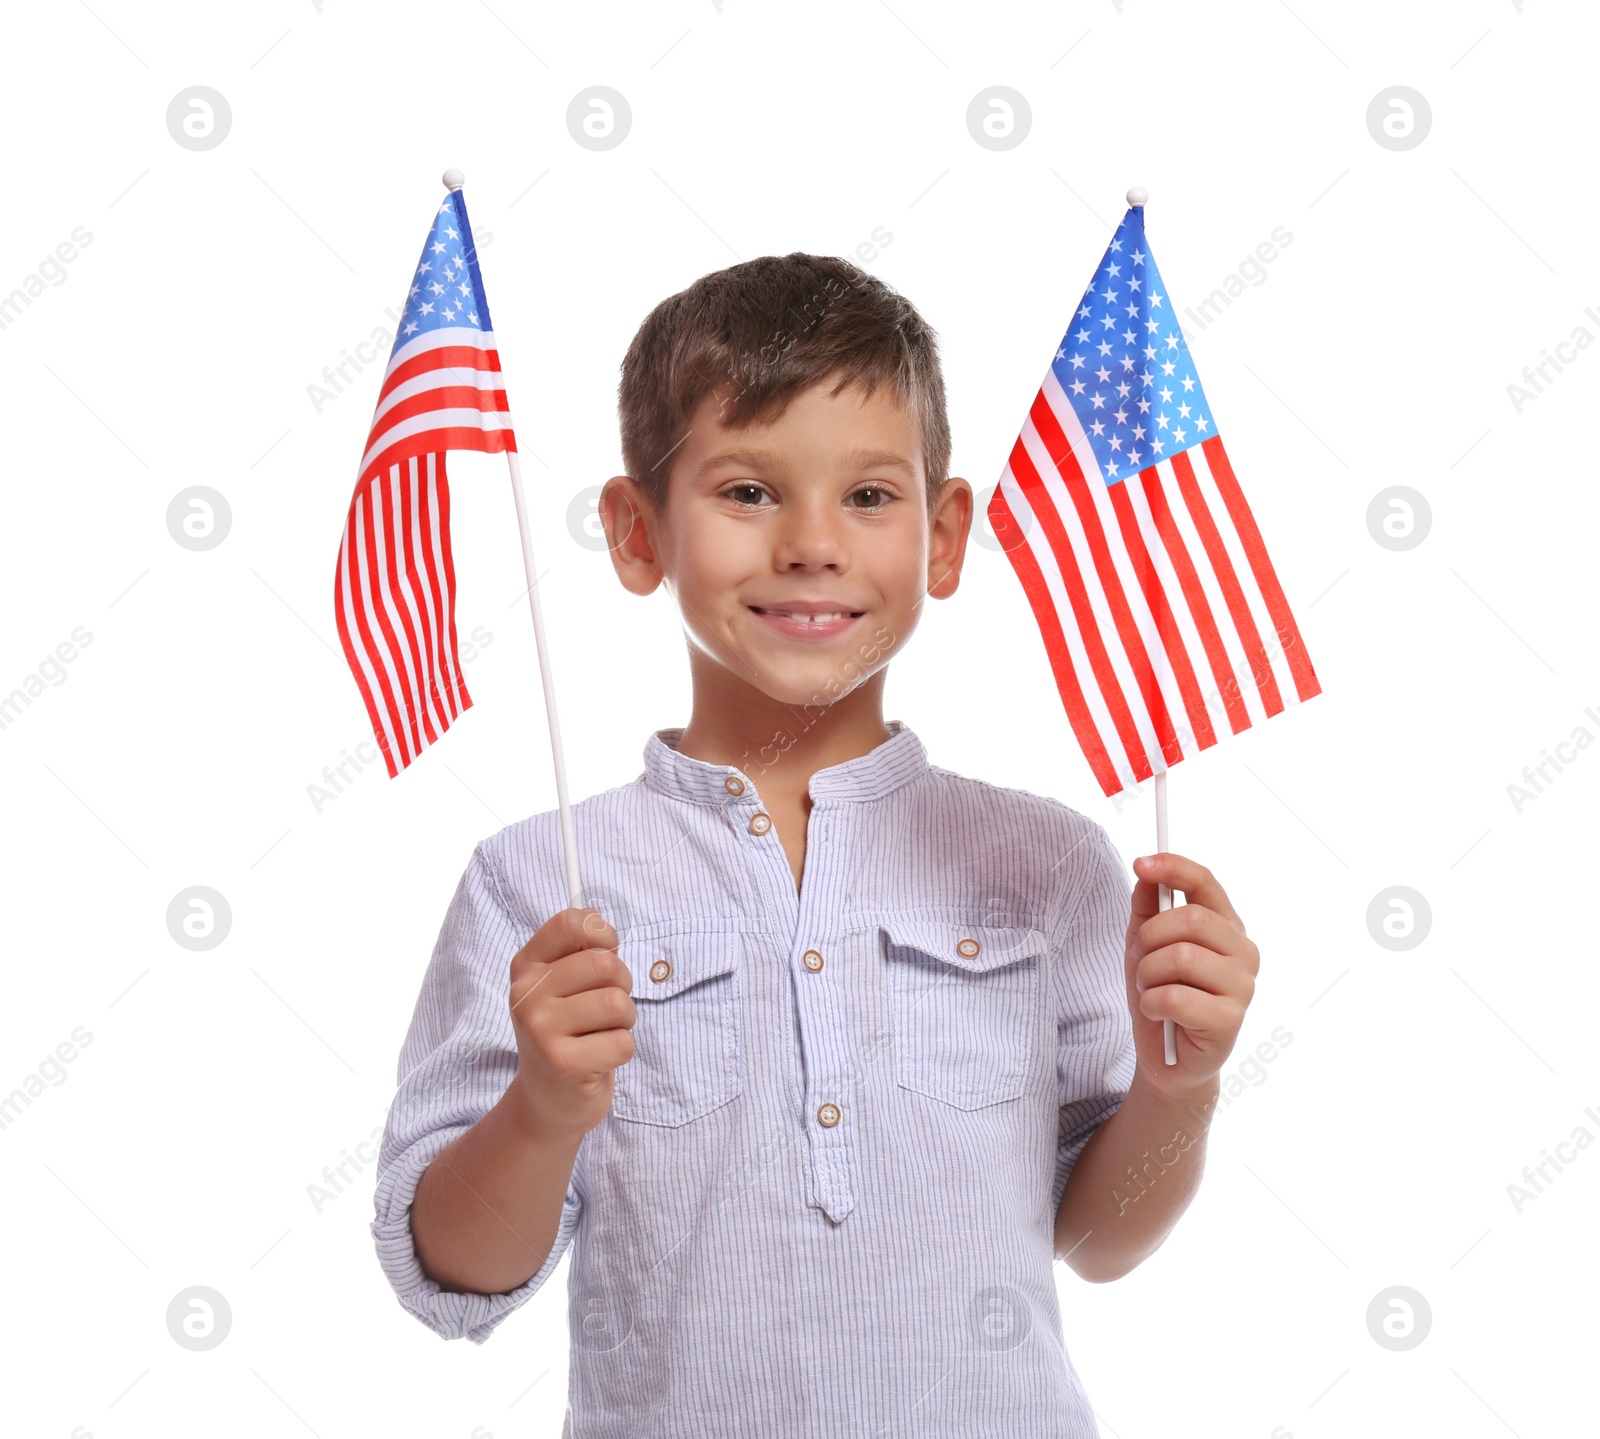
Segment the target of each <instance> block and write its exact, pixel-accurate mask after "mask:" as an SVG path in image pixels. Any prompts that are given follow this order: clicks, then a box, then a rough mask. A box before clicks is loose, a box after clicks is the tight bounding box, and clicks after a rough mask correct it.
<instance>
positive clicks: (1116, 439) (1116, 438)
mask: <svg viewBox="0 0 1600 1439" xmlns="http://www.w3.org/2000/svg"><path fill="white" fill-rule="evenodd" d="M1111 448H1112V449H1114V450H1120V449H1121V448H1122V436H1121V435H1113V436H1112V437H1111Z"/></svg>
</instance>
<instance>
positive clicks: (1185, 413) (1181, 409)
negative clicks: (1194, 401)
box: [1178, 405, 1189, 420]
mask: <svg viewBox="0 0 1600 1439" xmlns="http://www.w3.org/2000/svg"><path fill="white" fill-rule="evenodd" d="M1178 413H1179V414H1180V415H1182V416H1183V417H1184V419H1186V420H1187V419H1188V418H1189V407H1188V406H1187V405H1179V406H1178Z"/></svg>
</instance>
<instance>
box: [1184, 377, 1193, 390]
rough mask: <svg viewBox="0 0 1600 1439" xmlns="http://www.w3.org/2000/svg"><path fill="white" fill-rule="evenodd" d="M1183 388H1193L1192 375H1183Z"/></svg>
mask: <svg viewBox="0 0 1600 1439" xmlns="http://www.w3.org/2000/svg"><path fill="white" fill-rule="evenodd" d="M1183 388H1184V389H1186V390H1192V389H1193V388H1194V376H1193V375H1185V376H1184V377H1183Z"/></svg>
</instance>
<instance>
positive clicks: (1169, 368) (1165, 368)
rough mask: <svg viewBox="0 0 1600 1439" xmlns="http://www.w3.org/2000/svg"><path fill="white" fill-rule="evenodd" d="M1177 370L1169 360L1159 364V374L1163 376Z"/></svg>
mask: <svg viewBox="0 0 1600 1439" xmlns="http://www.w3.org/2000/svg"><path fill="white" fill-rule="evenodd" d="M1177 368H1178V367H1177V366H1176V365H1175V364H1173V363H1172V361H1171V360H1163V361H1162V362H1161V373H1162V374H1163V375H1170V374H1171V373H1172V372H1173V371H1174V370H1175V369H1177Z"/></svg>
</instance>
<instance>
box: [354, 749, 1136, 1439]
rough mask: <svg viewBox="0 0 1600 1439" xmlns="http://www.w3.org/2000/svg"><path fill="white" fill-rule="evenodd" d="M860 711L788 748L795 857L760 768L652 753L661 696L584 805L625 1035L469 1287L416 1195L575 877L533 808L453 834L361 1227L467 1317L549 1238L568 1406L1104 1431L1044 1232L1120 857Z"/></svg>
mask: <svg viewBox="0 0 1600 1439" xmlns="http://www.w3.org/2000/svg"><path fill="white" fill-rule="evenodd" d="M888 728H889V729H890V730H891V732H892V737H891V738H890V739H888V740H885V741H884V742H883V743H882V744H880V745H878V746H877V748H875V749H873V750H872V751H871V752H870V753H868V754H864V755H861V756H859V757H857V758H855V759H851V760H847V761H845V762H844V763H842V764H836V765H831V766H829V767H828V768H826V769H821V770H818V771H817V772H816V773H815V774H814V775H813V776H812V779H811V790H810V792H811V797H812V801H813V807H812V811H811V815H810V819H809V826H808V830H807V836H806V838H807V844H806V858H805V869H804V882H803V884H802V886H801V887H800V889H799V890H798V891H797V890H796V888H795V883H794V875H793V871H792V870H791V869H790V867H789V861H788V858H787V856H786V855H785V853H784V850H783V846H782V844H781V843H780V841H779V837H778V833H777V829H776V827H775V825H774V824H773V823H772V822H771V820H770V819H769V818H768V817H767V816H766V815H765V813H764V811H763V808H762V801H761V795H760V793H759V788H758V785H757V784H756V783H755V782H754V781H753V780H752V779H751V778H750V777H749V776H748V775H746V774H745V773H744V772H743V771H741V770H739V769H737V768H735V767H734V766H732V765H724V764H712V763H709V762H707V761H705V760H700V759H694V758H691V757H689V756H687V755H683V754H680V753H679V752H678V751H677V749H676V748H675V746H676V743H677V740H678V739H679V737H680V736H681V735H682V733H683V731H682V730H681V729H666V730H660V731H657V732H656V733H654V734H652V735H651V736H650V738H649V739H648V741H647V742H646V745H645V750H644V762H645V767H644V772H643V774H641V775H640V776H639V777H638V778H636V779H635V780H633V781H632V782H631V783H629V784H625V785H621V786H619V787H617V788H615V789H611V790H606V791H605V792H603V793H601V794H597V795H594V796H592V797H591V798H588V799H585V800H583V801H582V802H581V803H579V804H578V805H577V806H576V809H575V814H574V821H575V826H576V830H577V839H578V851H579V868H580V873H581V874H582V876H583V880H584V883H585V885H586V887H587V889H586V893H587V894H588V895H589V897H590V902H591V903H593V904H594V906H595V908H597V909H599V910H600V912H601V913H602V914H603V915H604V916H605V917H606V919H608V920H609V921H610V922H611V923H612V924H613V925H614V926H615V927H616V929H617V932H618V935H619V937H620V942H619V945H618V953H619V954H620V956H621V958H622V960H623V962H624V963H625V964H626V965H627V966H628V969H629V971H630V972H631V974H632V977H633V988H632V993H633V997H634V1000H635V1004H636V1009H637V1019H636V1022H635V1024H634V1029H633V1038H634V1057H633V1058H632V1059H631V1060H630V1061H629V1062H628V1063H627V1064H626V1065H624V1066H623V1067H622V1068H621V1069H619V1070H618V1071H617V1076H616V1085H615V1092H614V1098H613V1102H612V1108H611V1112H610V1113H609V1114H608V1115H607V1117H606V1119H605V1120H604V1121H603V1122H602V1123H601V1124H599V1125H598V1126H597V1127H596V1128H594V1129H593V1130H591V1131H590V1132H589V1133H588V1134H586V1135H585V1136H584V1139H583V1142H582V1145H581V1146H580V1148H579V1151H578V1157H577V1163H576V1165H575V1167H574V1169H573V1175H572V1183H571V1185H570V1187H569V1189H568V1192H567V1196H566V1202H565V1205H564V1207H563V1211H562V1216H561V1226H560V1231H559V1233H558V1235H557V1237H556V1242H555V1245H554V1247H553V1249H552V1250H551V1252H550V1256H549V1258H548V1259H546V1260H545V1262H544V1264H543V1265H542V1266H541V1268H540V1269H539V1272H538V1273H537V1274H535V1275H534V1276H533V1277H532V1278H531V1279H529V1280H528V1281H527V1283H525V1284H523V1285H521V1286H520V1287H519V1288H517V1289H514V1290H512V1291H511V1292H510V1293H507V1294H496V1295H478V1294H456V1293H449V1292H444V1291H441V1290H440V1288H439V1286H438V1285H437V1284H436V1283H435V1282H434V1281H433V1280H431V1279H429V1278H428V1277H427V1275H426V1274H424V1272H423V1270H422V1268H421V1266H420V1264H419V1263H418V1260H417V1255H416V1249H415V1246H414V1243H413V1239H412V1235H411V1224H410V1206H411V1201H412V1197H413V1195H414V1194H415V1191H416V1186H417V1181H418V1180H419V1179H420V1177H421V1175H422V1173H423V1171H424V1170H425V1169H426V1168H427V1166H428V1164H429V1163H430V1161H431V1160H432V1159H433V1158H434V1156H435V1155H437V1154H438V1153H439V1151H440V1150H441V1149H443V1148H444V1147H445V1146H446V1145H447V1144H449V1143H450V1142H451V1141H452V1140H453V1139H455V1138H456V1136H457V1135H459V1134H461V1133H463V1132H464V1131H465V1130H467V1129H468V1128H470V1127H471V1126H472V1125H473V1124H474V1123H476V1121H477V1120H478V1119H480V1118H481V1117H482V1116H483V1115H484V1114H485V1113H486V1112H487V1111H488V1110H489V1109H490V1108H491V1107H492V1106H493V1105H494V1104H495V1102H496V1101H497V1100H498V1099H499V1098H500V1096H501V1095H502V1094H503V1093H504V1091H505V1089H506V1086H507V1085H508V1084H509V1083H510V1082H511V1079H512V1076H513V1075H514V1074H515V1072H516V1068H517V1050H516V1041H515V1038H514V1036H513V1033H512V1027H511V1018H510V1013H509V1007H508V997H507V995H508V982H509V967H510V962H511V958H512V956H513V955H514V954H515V953H516V952H517V950H518V949H519V948H520V947H521V946H522V945H523V944H525V943H526V942H527V940H528V939H529V937H530V936H531V935H532V934H533V932H534V931H535V930H536V929H538V928H539V926H540V925H541V924H543V923H544V922H545V921H546V920H547V919H549V918H550V916H551V915H553V914H554V913H555V912H556V911H557V910H558V909H561V908H563V907H565V905H566V903H567V895H566V886H565V880H564V874H563V868H562V859H561V840H560V833H559V829H558V816H557V813H556V811H554V810H552V811H549V812H547V813H544V814H539V815H534V816H532V817H531V818H529V819H525V820H522V821H520V822H519V823H517V824H513V825H510V826H508V827H507V828H505V829H503V830H501V831H500V832H499V833H498V834H496V835H494V836H493V837H492V838H490V839H486V840H484V841H483V842H482V843H480V844H479V845H478V846H477V848H476V849H475V850H474V851H473V854H472V858H471V861H470V863H469V864H468V866H467V870H466V873H465V874H464V875H463V876H462V879H461V883H460V885H459V887H458V888H457V890H456V893H455V897H454V899H453V900H452V901H451V903H450V907H449V911H448V912H447V914H446V915H445V920H444V926H443V928H442V930H441V931H440V934H439V940H438V943H437V945H436V946H435V947H434V951H433V957H432V960H431V962H430V963H429V966H428V970H427V974H426V976H425V977H424V979H423V984H422V991H421V994H420V996H419V997H418V1000H417V1007H416V1013H415V1016H414V1018H413V1020H412V1023H411V1028H410V1031H409V1032H408V1034H407V1035H406V1040H405V1044H404V1047H403V1048H402V1050H401V1054H400V1065H399V1074H400V1076H401V1078H400V1086H399V1091H398V1093H397V1094H396V1096H395V1100H394V1104H393V1106H392V1108H391V1110H390V1113H389V1119H388V1125H387V1129H386V1131H385V1134H384V1140H383V1149H382V1153H381V1155H380V1157H379V1161H378V1177H377V1194H376V1218H375V1220H374V1222H373V1225H372V1233H373V1237H374V1240H375V1241H376V1244H377V1250H378V1257H379V1260H380V1261H381V1263H382V1265H383V1269H384V1272H385V1274H386V1275H387V1276H388V1278H389V1281H390V1282H391V1283H392V1284H393V1286H394V1289H395V1292H396V1294H397V1295H398V1297H399V1300H400V1303H401V1304H402V1305H403V1306H404V1307H405V1308H406V1309H407V1310H409V1311H410V1312H411V1313H412V1314H414V1315H416V1317H417V1318H418V1319H420V1320H421V1321H422V1322H423V1323H424V1324H426V1325H428V1326H429V1327H430V1328H431V1329H433V1330H434V1331H436V1332H437V1333H439V1334H440V1335H442V1336H444V1337H445V1338H447V1339H456V1338H460V1337H462V1336H463V1335H464V1336H465V1337H467V1338H468V1339H471V1340H474V1341H475V1342H477V1343H480V1344H481V1343H483V1342H484V1341H485V1340H486V1339H487V1338H488V1337H489V1334H490V1332H491V1331H492V1330H493V1329H494V1327H495V1326H496V1325H497V1324H499V1323H500V1322H501V1321H502V1320H503V1319H505V1318H506V1316H507V1315H509V1314H510V1313H511V1311H512V1310H514V1309H516V1308H517V1307H518V1306H519V1305H521V1304H522V1303H524V1302H525V1301H526V1300H527V1299H528V1298H529V1297H530V1296H532V1295H533V1294H534V1293H536V1292H537V1291H538V1289H539V1288H540V1286H541V1285H543V1283H544V1282H545V1280H546V1279H547V1278H548V1277H549V1276H550V1274H551V1273H552V1271H553V1270H554V1269H555V1268H556V1266H557V1264H558V1263H559V1262H560V1260H561V1257H562V1255H563V1254H565V1253H566V1252H567V1250H568V1248H569V1247H570V1249H571V1251H572V1266H571V1270H570V1273H569V1276H568V1321H569V1328H570V1332H571V1362H570V1368H569V1372H568V1411H567V1422H566V1426H565V1428H564V1429H563V1431H562V1433H563V1439H640V1436H652V1439H679V1436H682V1439H690V1436H692V1439H750V1436H762V1439H851V1436H861V1439H879V1436H884V1439H887V1436H891V1435H892V1436H902V1439H905V1436H919V1435H928V1436H932V1435H939V1436H958V1439H979V1436H989V1435H995V1436H1000V1435H1005V1436H1008V1439H1015V1436H1018V1435H1025V1436H1028V1439H1046V1436H1050V1439H1056V1436H1060V1439H1081V1436H1094V1435H1096V1432H1097V1431H1096V1428H1095V1424H1094V1418H1093V1414H1092V1413H1091V1411H1090V1407H1089V1402H1088V1400H1087V1398H1086V1397H1085V1394H1084V1390H1083V1387H1082V1385H1081V1384H1080V1382H1079V1380H1078V1375H1077V1372H1076V1370H1075V1369H1074V1368H1073V1365H1072V1362H1071V1360H1070V1359H1069V1358H1068V1355H1067V1350H1066V1345H1065V1343H1064V1340H1063V1336H1062V1327H1061V1316H1060V1313H1059V1307H1058V1304H1057V1296H1056V1286H1055V1273H1054V1269H1053V1262H1054V1253H1053V1244H1052V1235H1053V1230H1054V1223H1055V1214H1056V1209H1057V1207H1058V1205H1059V1203H1060V1199H1061V1193H1062V1190H1063V1189H1064V1188H1065V1185H1066V1181H1067V1175H1068V1172H1069V1171H1070V1169H1071V1167H1072V1164H1073V1161H1074V1160H1076V1158H1077V1157H1078V1153H1079V1151H1080V1150H1081V1149H1082V1148H1083V1146H1084V1144H1085V1143H1087V1141H1088V1139H1089V1136H1090V1134H1091V1133H1092V1132H1093V1131H1094V1129H1095V1127H1096V1126H1097V1125H1098V1124H1100V1123H1101V1122H1102V1121H1103V1120H1104V1119H1106V1118H1107V1117H1109V1116H1110V1115H1111V1114H1112V1113H1113V1112H1114V1111H1115V1110H1116V1109H1117V1107H1118V1106H1119V1105H1120V1104H1121V1102H1122V1100H1123V1098H1124V1097H1125V1096H1126V1094H1127V1090H1128V1086H1129V1085H1130V1084H1131V1083H1132V1080H1133V1074H1134V1050H1133V1040H1132V1025H1131V1021H1130V1019H1129V1015H1128V1007H1127V998H1126V987H1125V980H1124V975H1123V959H1122V951H1123V940H1124V935H1125V931H1126V928H1127V923H1128V903H1129V896H1130V893H1131V891H1132V880H1131V876H1130V874H1129V872H1128V871H1127V869H1126V868H1125V867H1124V865H1123V863H1122V860H1121V858H1120V856H1119V855H1118V853H1117V851H1116V848H1115V847H1114V846H1113V845H1112V843H1111V841H1110V838H1109V836H1108V835H1107V834H1106V831H1105V829H1104V828H1103V826H1101V825H1099V824H1097V823H1095V822H1094V821H1093V820H1090V819H1088V818H1086V817H1085V816H1084V815H1082V814H1079V813H1078V812H1077V811H1076V810H1073V809H1069V808H1068V807H1067V806H1066V805H1063V804H1061V803H1059V802H1057V801H1055V800H1052V799H1047V798H1042V797H1040V796H1038V795H1034V794H1030V793H1028V792H1027V791H1025V790H1018V789H1005V788H1001V787H998V786H995V785H991V784H987V783H985V782H983V781H981V780H975V779H967V778H964V777H962V776H961V775H958V774H954V773H952V772H951V771H949V770H945V769H941V768H939V767H937V766H935V765H931V764H929V762H928V759H927V753H926V751H925V749H924V747H923V745H922V742H921V741H920V740H919V739H918V738H917V736H916V734H915V733H913V731H911V730H910V729H908V728H907V727H906V726H905V724H904V723H902V722H901V721H898V720H891V721H889V723H888ZM764 820H765V823H763V821H764Z"/></svg>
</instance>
